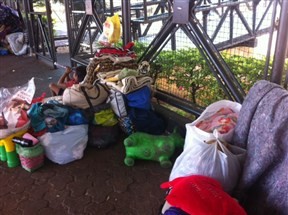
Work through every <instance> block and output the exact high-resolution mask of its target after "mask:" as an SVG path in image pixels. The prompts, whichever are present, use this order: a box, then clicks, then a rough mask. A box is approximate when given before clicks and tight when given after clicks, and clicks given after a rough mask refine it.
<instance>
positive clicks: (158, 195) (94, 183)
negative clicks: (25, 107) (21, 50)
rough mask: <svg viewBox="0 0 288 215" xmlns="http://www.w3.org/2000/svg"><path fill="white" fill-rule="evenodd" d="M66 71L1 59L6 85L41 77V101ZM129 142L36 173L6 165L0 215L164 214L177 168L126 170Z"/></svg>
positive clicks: (1, 167)
mask: <svg viewBox="0 0 288 215" xmlns="http://www.w3.org/2000/svg"><path fill="white" fill-rule="evenodd" d="M58 59H59V62H60V63H63V64H66V63H69V58H67V54H66V55H65V54H63V55H61V54H60V53H59V56H58ZM66 65H67V64H66ZM62 72H63V69H53V66H52V63H50V62H46V61H44V60H41V59H38V60H37V59H36V58H35V57H34V56H32V57H30V56H28V55H27V56H14V55H9V56H0V87H6V88H7V87H14V86H19V85H22V84H25V83H27V81H28V80H29V79H31V78H32V77H35V84H36V94H35V97H37V96H40V95H41V94H42V93H43V92H46V93H47V95H48V96H50V93H49V88H48V84H49V82H56V81H57V80H58V78H59V77H60V76H61V74H62ZM124 138H125V136H124V134H122V135H121V136H120V138H119V141H118V142H117V143H116V144H114V145H112V146H111V147H109V148H107V149H96V148H90V147H88V148H86V150H85V152H84V157H83V158H82V159H81V160H78V161H74V162H71V163H69V164H66V165H58V164H55V163H52V162H51V161H49V160H48V159H46V160H45V164H44V166H43V167H41V168H40V169H39V170H37V171H36V172H34V173H29V172H28V171H26V170H24V169H23V168H21V166H18V167H15V168H8V167H7V164H6V163H5V162H2V161H0V187H1V190H0V214H1V215H2V214H3V215H13V214H17V215H21V214H23V215H25V214H29V215H36V214H41V215H45V214H47V215H48V214H49V215H51V214H54V215H56V214H59V215H60V214H62V215H63V214H75V215H80V214H81V215H82V214H92V215H93V214H96V215H105V214H107V215H108V214H110V215H117V214H119V215H120V214H123V215H124V214H125V215H157V214H159V211H160V208H161V205H162V204H163V202H164V198H165V192H166V191H164V190H161V189H160V184H161V183H162V182H165V181H167V180H168V177H169V174H170V171H171V169H164V168H162V167H160V164H159V163H157V162H152V161H140V160H137V161H136V162H135V165H134V166H133V167H127V166H125V164H124V162H123V160H124V157H125V151H124V150H125V148H124V146H123V139H124Z"/></svg>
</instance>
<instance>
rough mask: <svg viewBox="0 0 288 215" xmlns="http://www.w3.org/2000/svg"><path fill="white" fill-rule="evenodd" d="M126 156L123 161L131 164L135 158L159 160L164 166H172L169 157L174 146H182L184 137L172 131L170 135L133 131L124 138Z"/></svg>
mask: <svg viewBox="0 0 288 215" xmlns="http://www.w3.org/2000/svg"><path fill="white" fill-rule="evenodd" d="M124 145H125V148H126V157H125V159H124V163H125V164H126V165H127V166H133V165H134V160H135V159H143V160H154V161H159V162H160V165H161V166H162V167H164V168H168V167H170V166H172V162H171V161H170V160H169V158H170V157H171V156H172V155H173V153H174V150H175V148H176V147H183V145H184V139H183V138H182V137H181V136H180V135H179V134H178V133H177V132H176V131H174V132H173V133H171V134H170V135H167V136H165V135H151V134H147V133H143V132H135V133H133V134H131V135H130V136H129V137H127V138H126V139H125V140H124Z"/></svg>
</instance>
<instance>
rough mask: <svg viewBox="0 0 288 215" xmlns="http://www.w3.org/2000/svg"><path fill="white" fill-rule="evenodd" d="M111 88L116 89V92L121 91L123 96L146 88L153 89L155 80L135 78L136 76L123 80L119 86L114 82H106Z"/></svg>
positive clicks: (146, 77) (145, 77)
mask: <svg viewBox="0 0 288 215" xmlns="http://www.w3.org/2000/svg"><path fill="white" fill-rule="evenodd" d="M106 83H107V85H108V86H109V87H112V88H114V89H115V90H118V91H120V92H121V93H123V94H127V93H131V92H134V91H135V90H138V89H140V88H142V87H144V86H148V87H149V88H151V85H152V83H153V79H152V78H151V77H148V76H144V77H135V76H128V77H126V78H123V79H122V80H121V82H118V83H117V84H116V83H114V82H106Z"/></svg>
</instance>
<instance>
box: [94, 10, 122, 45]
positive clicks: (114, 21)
mask: <svg viewBox="0 0 288 215" xmlns="http://www.w3.org/2000/svg"><path fill="white" fill-rule="evenodd" d="M120 35H121V23H120V18H119V15H118V14H115V15H114V16H111V17H107V19H106V21H105V22H104V23H103V33H102V34H101V35H100V38H99V42H100V43H102V44H104V45H106V46H109V45H110V44H112V43H117V42H118V41H119V39H120ZM107 43H108V44H107Z"/></svg>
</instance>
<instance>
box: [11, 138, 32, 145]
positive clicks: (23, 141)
mask: <svg viewBox="0 0 288 215" xmlns="http://www.w3.org/2000/svg"><path fill="white" fill-rule="evenodd" d="M12 142H13V143H16V144H18V145H20V146H23V147H31V146H33V141H32V140H29V139H26V138H22V137H13V139H12Z"/></svg>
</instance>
